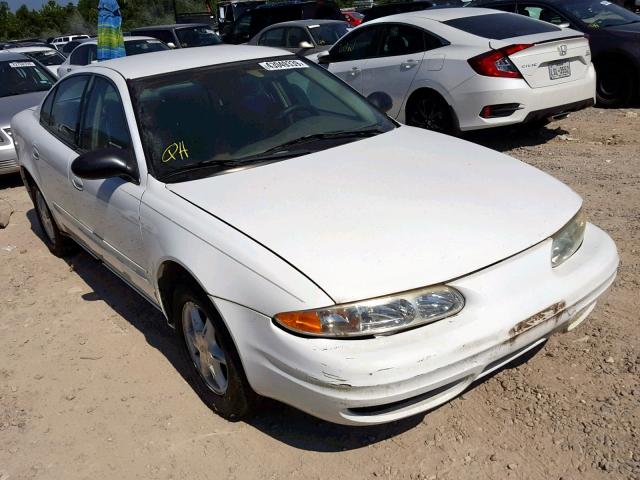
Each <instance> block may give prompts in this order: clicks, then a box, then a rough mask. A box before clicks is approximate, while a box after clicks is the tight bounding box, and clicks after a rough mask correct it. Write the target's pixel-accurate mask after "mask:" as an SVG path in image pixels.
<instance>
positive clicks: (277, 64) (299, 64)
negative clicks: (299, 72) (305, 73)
mask: <svg viewBox="0 0 640 480" xmlns="http://www.w3.org/2000/svg"><path fill="white" fill-rule="evenodd" d="M258 65H260V66H261V67H262V68H264V69H265V70H291V69H292V68H309V65H307V64H306V63H304V62H303V61H302V60H274V61H272V62H261V63H259V64H258Z"/></svg>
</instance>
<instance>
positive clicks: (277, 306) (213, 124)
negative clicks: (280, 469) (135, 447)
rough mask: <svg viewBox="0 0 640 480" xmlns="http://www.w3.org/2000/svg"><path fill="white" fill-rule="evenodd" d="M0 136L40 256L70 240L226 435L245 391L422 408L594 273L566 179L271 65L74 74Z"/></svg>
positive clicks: (581, 299)
mask: <svg viewBox="0 0 640 480" xmlns="http://www.w3.org/2000/svg"><path fill="white" fill-rule="evenodd" d="M265 119H268V120H269V121H265ZM11 125H12V127H13V133H14V137H15V138H16V143H17V145H18V153H19V160H20V165H21V172H22V175H23V179H24V181H25V185H26V187H27V189H28V191H29V193H30V195H31V198H32V199H33V202H34V205H35V209H36V212H37V216H38V219H39V221H40V224H41V226H42V232H43V238H44V240H45V242H46V244H47V245H48V246H49V248H50V250H51V251H52V252H53V253H54V254H57V255H62V254H64V253H65V251H66V248H67V246H68V237H71V238H73V239H74V240H76V241H77V242H78V243H80V244H81V245H82V246H84V247H85V248H86V249H87V250H89V251H90V252H91V253H92V254H93V255H95V256H96V257H97V258H99V259H101V260H102V261H103V262H104V263H105V264H106V265H107V266H108V267H109V268H110V269H112V270H113V271H114V272H116V273H117V275H119V276H120V277H121V278H122V279H123V280H124V281H125V282H127V283H128V284H129V285H130V286H131V287H133V288H134V289H135V290H136V291H138V292H139V293H140V294H141V295H142V296H143V297H144V298H146V299H147V300H148V301H149V302H151V304H153V305H154V306H155V307H157V308H158V309H160V310H161V311H162V312H164V314H165V315H166V318H167V319H168V321H169V322H170V324H171V325H173V326H174V327H175V330H176V334H177V338H178V340H179V341H180V342H181V344H182V346H183V351H184V355H185V360H186V361H187V362H188V363H189V364H190V366H191V367H192V372H193V375H192V377H191V381H192V383H193V385H194V386H195V388H196V389H197V391H198V392H199V393H200V395H201V398H203V400H204V401H205V402H206V403H207V404H208V405H210V406H211V407H212V408H213V409H215V410H216V411H217V412H218V413H219V414H220V415H222V416H223V417H225V418H228V419H231V420H237V419H239V418H242V417H243V416H246V415H247V414H249V413H250V412H251V410H252V408H253V407H254V406H255V401H256V398H257V397H256V393H257V394H260V395H264V396H267V397H271V398H275V399H278V400H281V401H282V402H285V403H287V404H290V405H293V406H295V407H297V408H300V409H302V410H304V411H306V412H309V413H311V414H312V415H316V416H318V417H320V418H323V419H326V420H329V421H332V422H337V423H344V424H354V425H363V424H374V423H383V422H389V421H393V420H397V419H400V418H403V417H407V416H410V415H413V414H416V413H419V412H424V411H425V410H428V409H430V408H433V407H435V406H437V405H439V404H441V403H444V402H446V401H448V400H449V399H451V398H453V397H454V396H456V395H458V394H459V393H461V392H462V391H464V390H465V389H466V388H467V387H468V386H469V385H470V384H471V383H472V382H474V381H475V380H477V379H478V378H481V377H483V376H485V375H487V374H489V373H490V372H492V371H494V370H495V369H497V368H500V367H501V366H502V365H504V364H506V363H508V362H509V361H511V360H512V359H514V358H516V357H518V356H520V355H522V354H524V353H525V352H528V351H530V350H532V349H534V348H536V347H538V346H539V345H541V344H542V343H544V342H545V340H546V339H547V338H549V337H550V336H551V335H552V334H554V333H557V332H562V331H566V330H570V329H573V328H575V327H576V326H577V325H578V324H579V323H580V322H582V321H583V320H584V319H585V318H586V316H587V315H588V314H589V313H590V312H591V310H592V309H593V308H594V306H595V304H596V301H597V299H598V297H599V296H600V295H601V294H602V293H603V292H604V291H605V290H606V289H607V288H608V287H609V285H611V283H612V282H613V280H614V278H615V275H616V270H617V266H618V255H617V251H616V247H615V245H614V243H613V241H612V240H611V238H609V236H608V235H607V234H606V233H604V232H603V231H602V230H600V229H599V228H597V227H596V226H594V225H592V224H590V223H587V222H586V220H585V215H584V213H583V212H582V209H581V207H582V200H581V199H580V197H579V196H578V195H577V194H576V193H575V192H573V191H572V190H571V189H569V188H568V187H567V186H565V185H563V184H562V183H560V182H559V181H558V180H556V179H554V178H552V177H551V176H549V175H547V174H545V173H543V172H541V171H539V170H537V169H535V168H533V167H531V166H529V165H526V164H524V163H521V162H519V161H518V160H515V159H513V158H510V157H507V156H505V155H502V154H500V153H497V152H494V151H492V150H489V149H486V148H483V147H480V146H477V145H473V144H471V143H467V142H464V141H461V140H458V139H456V138H452V137H449V136H446V135H441V134H438V133H434V132H428V131H425V130H421V129H418V128H413V127H409V126H404V125H399V124H397V123H396V122H394V121H392V120H391V119H389V118H388V117H387V116H385V115H382V114H381V113H380V112H379V111H378V110H377V109H375V108H374V107H372V106H371V105H370V104H369V103H368V102H367V101H366V100H365V99H364V98H363V97H362V96H360V95H358V94H357V93H356V92H354V91H353V90H352V89H351V88H348V87H347V86H346V85H345V84H344V83H343V82H341V81H339V80H338V79H337V78H336V77H334V76H333V75H329V74H328V73H327V72H326V70H324V69H323V68H321V67H320V66H318V65H316V64H314V63H312V62H310V61H308V60H305V59H301V58H299V57H296V56H294V55H291V54H290V53H289V52H286V51H282V50H277V49H272V48H267V47H255V46H234V45H220V46H215V47H202V48H191V49H182V50H172V51H167V52H158V53H155V54H153V55H141V56H139V57H135V58H132V57H128V58H122V59H118V60H111V61H106V62H101V63H99V64H95V65H90V66H88V67H86V68H85V69H83V70H82V71H81V72H80V71H79V72H77V73H72V74H70V75H69V76H67V77H65V78H63V79H62V80H60V81H59V82H58V83H57V84H56V86H55V87H54V88H53V89H52V91H51V92H50V93H49V94H48V96H47V97H46V98H45V100H44V101H43V103H42V105H41V106H40V107H39V108H34V109H31V110H27V111H24V112H22V113H20V114H18V115H17V116H15V117H14V118H13V121H12V124H11ZM85 320H86V319H85Z"/></svg>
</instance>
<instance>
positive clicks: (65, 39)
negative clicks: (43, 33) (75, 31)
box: [51, 35, 90, 50]
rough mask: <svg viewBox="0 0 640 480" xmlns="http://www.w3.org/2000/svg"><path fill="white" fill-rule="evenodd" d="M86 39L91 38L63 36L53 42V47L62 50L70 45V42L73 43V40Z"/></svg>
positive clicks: (86, 36) (85, 36) (87, 36)
mask: <svg viewBox="0 0 640 480" xmlns="http://www.w3.org/2000/svg"><path fill="white" fill-rule="evenodd" d="M85 38H90V37H89V35H65V36H62V37H56V38H54V39H53V40H51V45H53V46H54V47H56V48H57V49H58V50H60V49H61V48H62V47H64V46H65V45H66V44H67V43H69V42H71V41H73V40H83V39H85Z"/></svg>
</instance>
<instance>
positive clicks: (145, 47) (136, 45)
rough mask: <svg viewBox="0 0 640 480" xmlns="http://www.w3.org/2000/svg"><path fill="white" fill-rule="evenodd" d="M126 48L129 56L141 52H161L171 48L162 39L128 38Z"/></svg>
mask: <svg viewBox="0 0 640 480" xmlns="http://www.w3.org/2000/svg"><path fill="white" fill-rule="evenodd" d="M124 49H125V51H126V52H127V56H129V57H130V56H131V55H139V54H141V53H151V52H159V51H161V50H169V47H168V46H166V45H165V44H164V43H162V42H161V41H160V40H127V41H126V42H124Z"/></svg>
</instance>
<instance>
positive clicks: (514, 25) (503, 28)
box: [443, 13, 560, 40]
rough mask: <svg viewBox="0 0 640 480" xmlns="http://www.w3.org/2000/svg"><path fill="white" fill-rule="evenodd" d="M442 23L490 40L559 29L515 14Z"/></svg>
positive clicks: (478, 16)
mask: <svg viewBox="0 0 640 480" xmlns="http://www.w3.org/2000/svg"><path fill="white" fill-rule="evenodd" d="M443 23H444V24H446V25H449V26H450V27H453V28H457V29H458V30H462V31H463V32H467V33H470V34H472V35H477V36H478V37H484V38H489V39H492V40H504V39H505V38H513V37H522V36H525V35H534V34H536V33H548V32H558V31H560V28H558V27H556V26H554V25H552V24H550V23H546V22H541V21H539V20H533V19H531V18H527V17H523V16H522V15H516V14H515V13H489V14H486V15H475V16H473V17H461V18H454V19H453V20H447V21H446V22H443Z"/></svg>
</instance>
